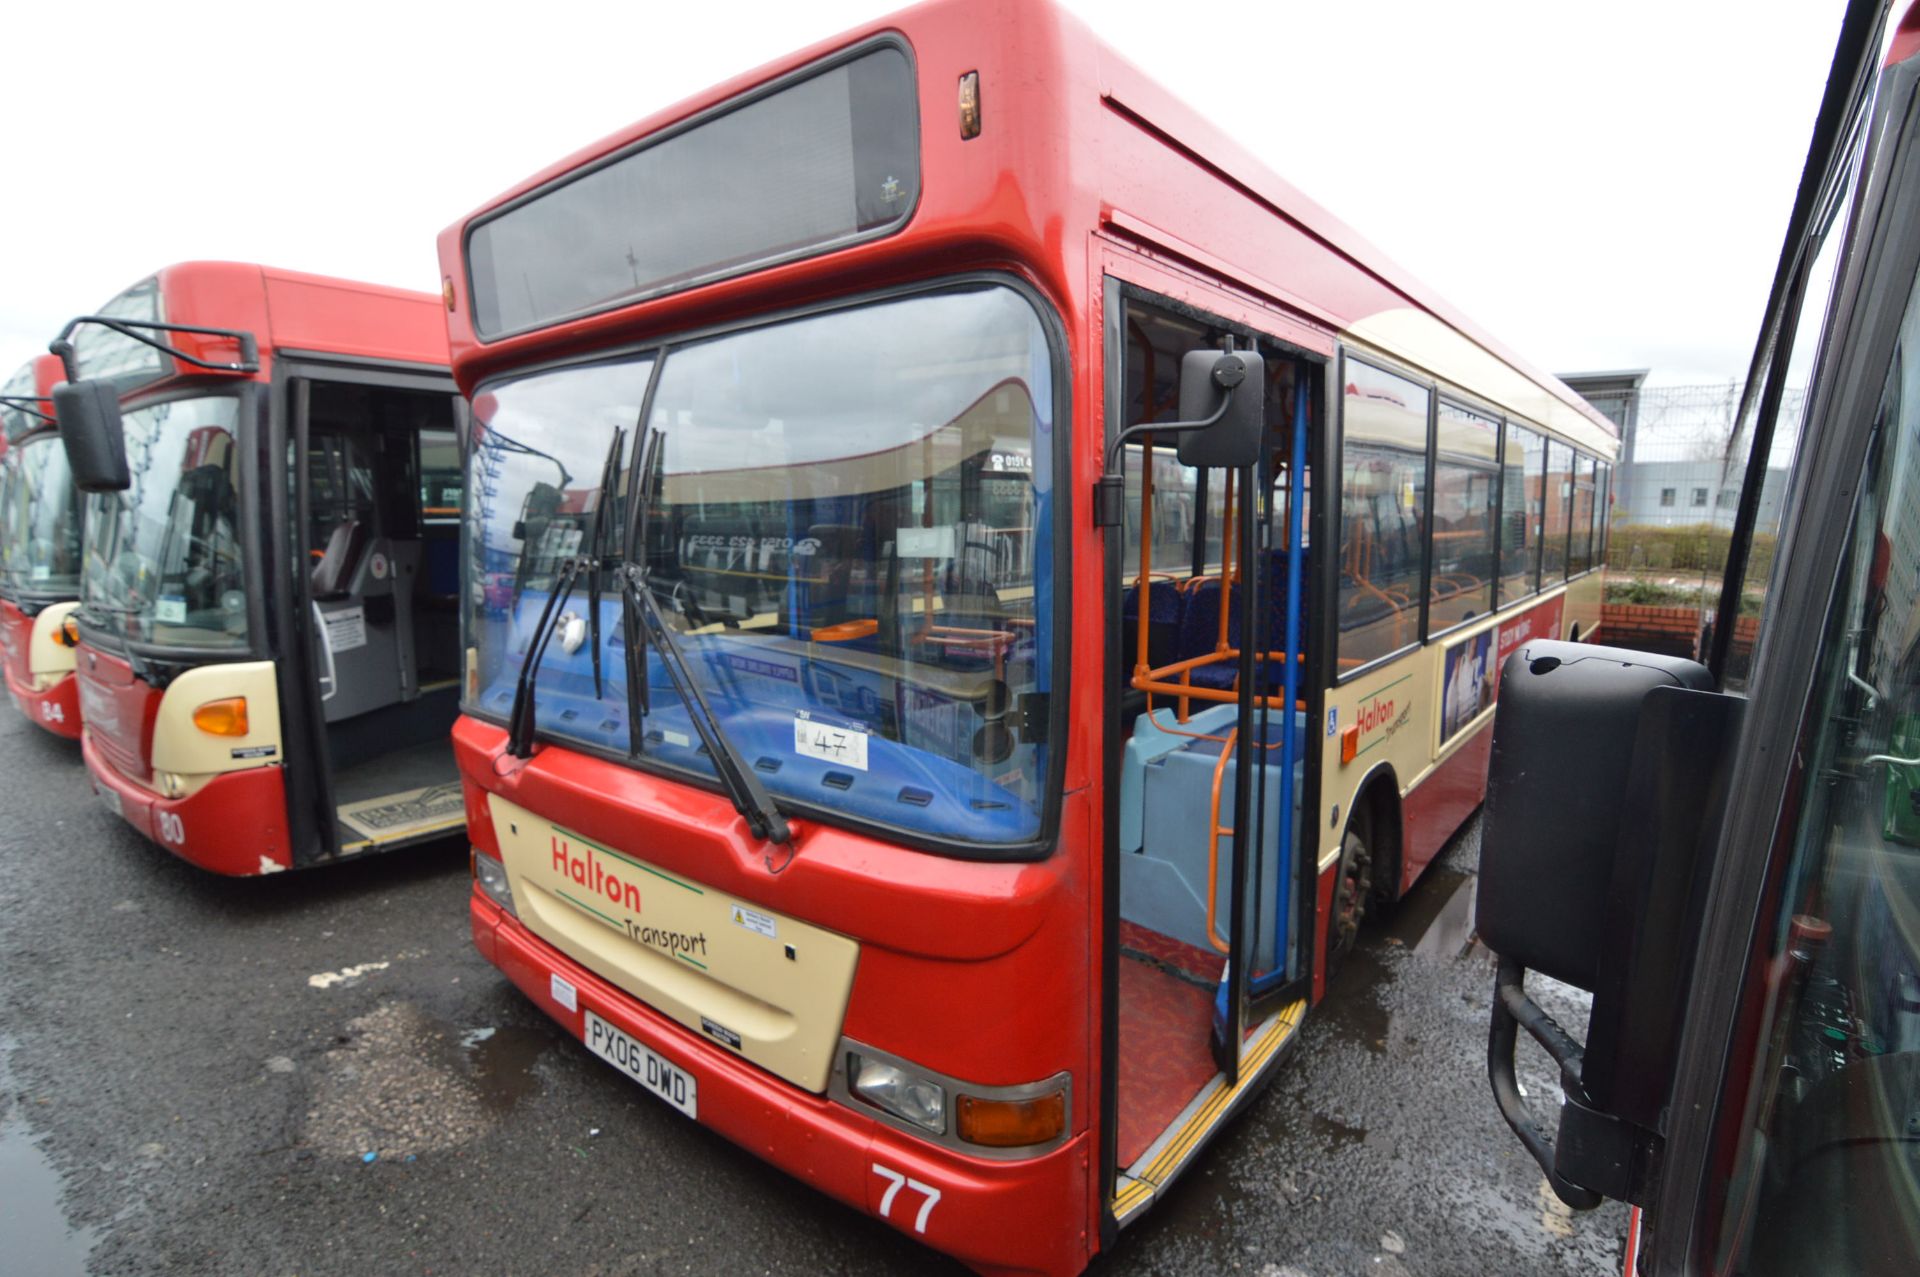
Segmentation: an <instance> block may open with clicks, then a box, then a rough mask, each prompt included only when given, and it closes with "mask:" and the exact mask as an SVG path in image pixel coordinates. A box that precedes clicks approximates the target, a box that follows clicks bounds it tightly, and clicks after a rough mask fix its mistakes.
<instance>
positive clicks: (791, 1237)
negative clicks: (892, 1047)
mask: <svg viewBox="0 0 1920 1277" xmlns="http://www.w3.org/2000/svg"><path fill="white" fill-rule="evenodd" d="M0 777H4V778H5V780H6V789H5V791H4V792H5V798H4V800H3V801H4V809H5V815H6V819H5V820H3V821H0V976H3V977H4V978H0V1202H3V1203H5V1205H4V1207H3V1208H0V1273H14V1272H19V1273H31V1274H35V1275H36V1277H37V1275H39V1274H52V1275H59V1274H70V1273H71V1274H77V1273H81V1272H83V1271H84V1272H89V1273H95V1274H115V1275H116V1277H117V1275H118V1274H150V1273H184V1272H191V1273H196V1274H198V1273H211V1274H225V1273H234V1274H261V1273H276V1274H277V1273H302V1274H330V1273H340V1274H354V1275H355V1277H360V1275H362V1274H368V1273H379V1274H387V1273H421V1274H438V1273H467V1272H476V1271H489V1272H501V1273H543V1274H544V1273H582V1274H628V1273H632V1274H641V1273H682V1272H690V1273H706V1272H745V1271H750V1272H761V1273H783V1274H784V1273H794V1274H799V1273H817V1272H836V1273H893V1272H912V1273H924V1272H940V1273H945V1272H958V1271H960V1270H959V1269H958V1268H957V1267H956V1266H954V1265H952V1264H950V1263H948V1262H947V1261H944V1260H942V1259H940V1258H939V1257H938V1256H935V1255H933V1254H931V1253H930V1252H928V1251H925V1250H924V1249H922V1248H920V1247H918V1246H917V1245H915V1244H914V1243H912V1242H910V1241H909V1240H907V1239H906V1238H904V1237H903V1236H901V1235H900V1234H898V1233H895V1232H894V1231H892V1230H891V1229H889V1228H887V1227H886V1226H884V1225H882V1224H880V1223H878V1222H876V1221H874V1220H872V1219H869V1218H867V1217H866V1216H864V1215H861V1214H859V1213H857V1212H855V1211H852V1210H850V1209H847V1208H845V1207H842V1206H840V1205H839V1204H837V1203H835V1202H832V1201H829V1200H828V1199H826V1198H824V1197H822V1196H821V1195H819V1194H818V1193H816V1192H814V1191H813V1190H811V1189H808V1188H806V1187H805V1186H804V1185H801V1184H799V1183H797V1182H796V1181H794V1180H792V1179H790V1178H788V1177H787V1176H785V1175H783V1174H781V1173H780V1172H778V1171H775V1170H773V1169H771V1168H770V1167H768V1166H766V1165H765V1164H764V1163H761V1162H760V1161H758V1160H757V1159H755V1158H753V1157H752V1156H750V1155H748V1154H746V1153H744V1152H742V1151H741V1150H739V1149H736V1148H734V1147H733V1146H732V1145H730V1144H728V1143H727V1142H725V1141H724V1140H722V1139H720V1138H719V1137H717V1136H715V1135H713V1134H712V1133H711V1132H709V1131H706V1130H705V1129H703V1128H701V1127H699V1126H697V1125H694V1124H692V1123H688V1122H686V1121H685V1120H683V1119H681V1118H680V1117H679V1116H678V1115H677V1114H674V1113H672V1112H671V1111H669V1110H668V1109H667V1108H666V1107H665V1106H664V1105H661V1104H658V1103H657V1102H655V1101H653V1100H652V1099H651V1098H650V1097H648V1096H646V1095H645V1094H643V1093H641V1092H640V1091H639V1090H638V1089H637V1088H635V1087H633V1086H631V1085H630V1084H628V1083H626V1082H625V1081H624V1080H623V1079H621V1078H620V1077H619V1076H618V1075H617V1074H615V1073H614V1072H613V1071H612V1070H610V1069H608V1068H607V1067H606V1066H605V1065H604V1064H603V1063H601V1062H600V1061H599V1060H597V1059H595V1058H593V1057H592V1056H590V1055H589V1054H587V1052H586V1051H585V1049H584V1048H582V1047H581V1046H580V1045H579V1044H578V1043H577V1042H575V1041H573V1040H572V1039H571V1038H569V1037H568V1036H566V1035H565V1034H564V1033H563V1032H561V1031H560V1030H558V1029H557V1028H555V1027H554V1026H553V1025H552V1024H551V1023H550V1022H549V1021H547V1020H546V1018H545V1017H544V1016H542V1015H541V1014H539V1013H538V1012H537V1011H536V1010H534V1009H533V1008H532V1007H531V1006H530V1005H529V1004H528V1003H527V1002H526V1000H525V999H523V998H522V997H520V995H519V994H518V992H517V991H515V990H514V989H512V988H511V987H509V986H508V985H507V984H506V983H505V981H504V980H503V979H502V978H501V977H500V976H499V974H498V973H497V972H495V971H494V970H493V969H492V968H491V967H489V966H487V965H486V964H485V963H484V962H483V961H482V960H481V959H480V958H479V956H478V955H477V954H475V953H474V952H473V949H472V943H471V940H470V938H469V936H468V934H467V926H466V913H465V906H464V901H465V897H466V892H467V871H466V860H465V855H464V849H463V848H462V847H461V846H460V845H458V844H457V843H456V844H448V845H441V846H437V847H427V848H421V849H416V850H414V851H411V852H407V853H401V854H397V855H394V856H390V857H387V858H385V859H374V860H369V861H366V862H363V863H359V864H350V865H344V866H340V867H337V868H335V869H331V870H328V871H326V872H324V873H319V874H288V875H283V876H280V877H277V878H267V879H261V880H255V881H249V882H228V881H223V880H219V879H215V878H212V877H209V876H207V875H204V874H201V873H198V872H197V871H194V870H192V869H190V868H188V867H187V866H185V865H184V864H182V863H180V862H179V861H176V860H175V859H173V858H172V857H170V856H168V855H166V854H165V853H164V852H161V851H159V850H158V849H156V848H154V847H152V846H151V845H149V844H148V843H146V842H145V841H144V840H142V839H140V838H139V837H138V836H137V835H134V834H133V833H132V832H131V831H130V830H128V829H127V828H125V827H124V826H123V825H121V824H120V823H118V822H117V821H115V820H114V819H113V818H112V817H111V816H110V815H109V814H108V813H107V812H106V811H104V810H103V809H101V808H100V807H99V806H98V804H97V802H96V801H95V800H94V799H93V798H92V796H91V794H90V792H89V790H88V787H87V784H86V780H85V776H84V772H83V769H82V768H81V765H80V762H79V758H78V753H77V750H75V749H74V747H73V746H71V745H68V744H65V743H62V742H59V741H55V740H53V739H52V738H50V737H48V736H46V735H45V734H44V733H41V732H38V731H36V730H35V729H34V728H33V727H32V726H31V725H29V724H27V723H26V722H24V721H23V720H21V719H20V718H19V717H18V716H17V715H15V714H13V713H12V712H11V711H10V709H8V708H7V707H0ZM1477 856H1478V838H1477V828H1476V827H1474V826H1469V828H1468V830H1466V831H1464V832H1463V835H1462V836H1461V837H1460V838H1458V839H1456V840H1455V842H1454V843H1453V845H1452V846H1450V847H1449V849H1448V850H1447V852H1446V853H1445V854H1444V856H1443V858H1442V861H1441V862H1440V863H1438V864H1436V865H1435V866H1434V867H1433V868H1431V869H1430V870H1429V871H1428V873H1427V874H1426V875H1425V877H1424V878H1423V880H1422V881H1421V882H1420V883H1419V884H1418V885H1417V887H1416V889H1415V891H1414V892H1413V893H1412V894H1411V895H1410V896H1409V897H1408V899H1407V900H1405V901H1403V902H1402V903H1401V904H1400V905H1399V906H1397V907H1396V908H1394V909H1392V910H1390V911H1387V912H1386V913H1385V914H1384V915H1383V916H1381V917H1379V918H1377V919H1374V920H1372V921H1370V922H1369V924H1368V926H1367V927H1366V929H1365V930H1364V932H1363V935H1362V941H1361V945H1360V947H1359V949H1358V950H1357V951H1356V952H1355V954H1354V955H1353V957H1352V958H1351V959H1350V960H1349V962H1348V963H1347V965H1346V967H1345V969H1344V970H1342V971H1341V972H1340V974H1339V976H1338V977H1337V978H1336V981H1335V985H1334V988H1333V990H1332V993H1331V996H1330V997H1329V998H1328V1000H1327V1002H1326V1003H1325V1004H1323V1005H1322V1007H1321V1008H1319V1009H1317V1010H1316V1012H1315V1013H1314V1014H1313V1016H1312V1017H1310V1019H1309V1020H1308V1022H1307V1025H1306V1026H1305V1028H1304V1029H1303V1030H1302V1034H1301V1039H1300V1042H1299V1046H1298V1049H1297V1050H1296V1051H1295V1052H1294V1054H1293V1056H1292V1057H1291V1059H1289V1060H1288V1061H1287V1062H1286V1064H1285V1065H1284V1066H1283V1067H1282V1068H1281V1070H1280V1071H1279V1073H1278V1075H1277V1076H1276V1077H1275V1079H1274V1081H1273V1082H1272V1084H1271V1085H1270V1086H1269V1088H1268V1090H1267V1092H1266V1094H1265V1095H1263V1096H1262V1097H1261V1098H1260V1099H1259V1100H1258V1101H1257V1102H1256V1103H1255V1104H1254V1105H1252V1106H1251V1107H1250V1108H1249V1110H1248V1111H1247V1112H1246V1113H1245V1114H1243V1115H1242V1116H1241V1117H1240V1118H1239V1119H1237V1120H1236V1121H1235V1122H1233V1123H1232V1124H1231V1125H1230V1126H1229V1127H1228V1128H1226V1130H1225V1131H1224V1133H1223V1134H1222V1135H1221V1136H1220V1137H1219V1138H1218V1139H1216V1141H1215V1143H1214V1145H1213V1147H1212V1148H1211V1149H1209V1150H1208V1151H1207V1152H1206V1153H1205V1154H1204V1155H1203V1156H1202V1158H1201V1159H1200V1160H1199V1162H1197V1163H1196V1164H1195V1165H1194V1167H1193V1168H1192V1169H1191V1170H1190V1171H1189V1172H1188V1173H1187V1175H1186V1176H1184V1177H1183V1179H1182V1180H1181V1181H1180V1182H1179V1183H1177V1184H1176V1185H1175V1186H1174V1188H1173V1190H1172V1191H1171V1192H1170V1193H1169V1194H1168V1195H1167V1197H1166V1198H1165V1199H1164V1200H1163V1201H1162V1202H1160V1203H1159V1204H1158V1205H1156V1207H1155V1208H1154V1209H1153V1210H1152V1211H1150V1212H1148V1213H1147V1215H1146V1216H1145V1217H1144V1219H1143V1220H1142V1222H1140V1223H1138V1224H1137V1225H1135V1226H1134V1227H1132V1228H1130V1229H1129V1230H1128V1231H1127V1232H1126V1233H1125V1234H1123V1235H1122V1237H1121V1239H1120V1242H1119V1244H1118V1246H1117V1247H1116V1248H1115V1250H1114V1251H1113V1252H1112V1253H1111V1254H1109V1255H1105V1256H1102V1257H1100V1258H1099V1259H1098V1260H1096V1262H1095V1265H1094V1270H1093V1271H1095V1272H1097V1273H1101V1274H1136V1273H1138V1274H1158V1273H1169V1274H1171V1273H1194V1272H1208V1273H1213V1272H1235V1271H1239V1272H1245V1273H1248V1274H1254V1275H1258V1277H1333V1275H1336V1274H1360V1273H1366V1274H1407V1273H1416V1274H1436V1275H1440V1277H1449V1275H1451V1274H1468V1273H1487V1272H1497V1273H1588V1274H1593V1273H1607V1272H1617V1271H1618V1270H1619V1256H1620V1249H1621V1239H1622V1238H1623V1236H1624V1233H1625V1213H1624V1210H1623V1209H1622V1208H1620V1207H1617V1206H1608V1207H1603V1208H1602V1209H1601V1210H1599V1211H1597V1212H1593V1213H1591V1214H1586V1215H1579V1216H1576V1215H1573V1214H1571V1213H1570V1212H1568V1211H1566V1210H1565V1208H1563V1207H1560V1206H1559V1204H1558V1203H1557V1202H1556V1201H1554V1199H1553V1198H1552V1196H1551V1194H1550V1193H1548V1192H1547V1191H1546V1190H1545V1187H1544V1184H1543V1182H1542V1180H1541V1177H1540V1174H1539V1172H1538V1170H1537V1169H1536V1168H1535V1167H1534V1166H1533V1164H1532V1162H1531V1161H1530V1160H1529V1159H1528V1158H1527V1156H1526V1154H1525V1153H1524V1152H1523V1151H1522V1150H1521V1148H1520V1146H1519V1144H1518V1143H1517V1142H1516V1141H1515V1140H1514V1139H1513V1138H1512V1136H1511V1135H1510V1134H1509V1133H1508V1132H1507V1130H1506V1128H1505V1126H1504V1125H1503V1124H1502V1123H1501V1121H1500V1118H1499V1116H1498V1114H1497V1112H1496V1111H1495V1110H1494V1107H1493V1104H1492V1099H1491V1096H1490V1095H1489V1093H1488V1088H1487V1082H1486V1076H1485V1050H1486V1026H1487V1020H1486V1017H1487V1009H1488V998H1489V994H1490V992H1491V987H1492V973H1491V966H1490V960H1489V959H1488V957H1487V955H1486V954H1485V952H1484V950H1482V949H1480V948H1479V947H1478V946H1477V945H1475V944H1474V943H1473V942H1472V900H1473V891H1472V883H1473V878H1472V874H1473V869H1474V865H1475V862H1476V859H1477ZM1536 996H1539V997H1541V998H1542V1000H1543V1001H1544V1002H1546V1004H1547V1005H1548V1006H1549V1009H1550V1010H1552V1011H1554V1013H1555V1014H1556V1015H1557V1016H1559V1017H1560V1018H1561V1020H1562V1022H1563V1023H1568V1022H1573V1023H1578V1022H1581V1020H1582V1018H1583V1017H1582V1014H1581V1009H1580V1006H1579V1003H1578V998H1577V996H1576V995H1574V994H1573V993H1572V991H1570V990H1565V989H1563V988H1560V989H1556V988H1547V989H1540V990H1536ZM1522 1064H1523V1068H1522V1080H1523V1083H1524V1085H1525V1086H1526V1088H1527V1090H1528V1091H1529V1092H1530V1093H1532V1094H1534V1095H1536V1096H1551V1095H1552V1093H1553V1082H1554V1076H1553V1073H1552V1070H1551V1068H1550V1066H1549V1065H1548V1064H1547V1063H1546V1061H1545V1057H1544V1056H1540V1055H1538V1054H1535V1055H1532V1056H1523V1060H1522Z"/></svg>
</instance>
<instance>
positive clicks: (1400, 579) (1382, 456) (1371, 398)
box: [1339, 359, 1430, 670]
mask: <svg viewBox="0 0 1920 1277" xmlns="http://www.w3.org/2000/svg"><path fill="white" fill-rule="evenodd" d="M1429 397H1430V392H1429V391H1428V390H1427V388H1426V387H1424V386H1421V385H1419V384H1418V383H1416V382H1412V381H1409V380H1407V379H1406V378H1405V377H1398V376H1395V375H1394V374H1392V373H1390V372H1385V371H1382V370H1381V369H1378V368H1374V367H1371V366H1369V365H1367V364H1363V363H1361V362H1359V361H1358V360H1354V359H1349V360H1348V361H1347V364H1346V387H1345V394H1344V396H1343V398H1344V405H1345V406H1344V409H1343V412H1342V423H1343V424H1342V431H1343V437H1342V443H1341V450H1340V451H1341V460H1340V465H1341V476H1340V481H1341V482H1340V559H1339V572H1340V600H1339V630H1340V651H1339V660H1340V668H1341V669H1342V670H1349V669H1354V668H1356V667H1358V666H1361V665H1365V664H1367V663H1368V662H1370V661H1374V660H1377V659H1379V658H1380V657H1383V656H1386V655H1388V654H1390V653H1392V652H1396V651H1398V650H1399V649H1401V648H1402V647H1405V646H1406V645H1407V644H1409V643H1412V642H1415V641H1416V640H1417V639H1419V637H1420V584H1421V582H1420V578H1421V568H1422V563H1421V558H1422V553H1423V551H1424V548H1425V541H1426V535H1425V534H1426V525H1427V491H1426V487H1427V409H1428V406H1429Z"/></svg>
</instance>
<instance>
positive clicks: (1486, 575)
mask: <svg viewBox="0 0 1920 1277" xmlns="http://www.w3.org/2000/svg"><path fill="white" fill-rule="evenodd" d="M1434 429H1435V439H1434V458H1435V459H1434V466H1433V521H1432V522H1433V574H1432V576H1431V578H1430V583H1429V585H1428V587H1427V600H1428V603H1427V629H1428V632H1430V633H1438V632H1440V631H1441V630H1444V629H1449V628H1451V627H1452V626H1455V625H1458V624H1460V623H1461V622H1463V621H1470V620H1472V619H1473V618H1474V617H1476V616H1483V615H1485V614H1486V613H1487V612H1489V611H1491V610H1492V609H1493V575H1494V567H1493V563H1494V560H1493V542H1494V528H1493V506H1494V487H1495V485H1496V484H1497V483H1498V482H1499V477H1500V471H1499V467H1498V464H1497V462H1498V459H1499V453H1500V423H1499V422H1497V421H1495V420H1493V419H1492V418H1490V417H1483V416H1481V415H1480V414H1479V413H1476V412H1469V411H1467V410H1466V409H1465V408H1461V407H1457V406H1456V405H1454V404H1450V403H1447V402H1446V401H1444V400H1442V401H1441V403H1440V409H1439V415H1438V417H1437V418H1436V420H1435V426H1434Z"/></svg>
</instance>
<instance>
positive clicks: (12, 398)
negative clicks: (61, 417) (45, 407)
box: [0, 395, 54, 426]
mask: <svg viewBox="0 0 1920 1277" xmlns="http://www.w3.org/2000/svg"><path fill="white" fill-rule="evenodd" d="M0 408H11V409H13V410H14V411H15V412H24V413H26V414H27V415H28V416H29V417H38V418H39V419H40V420H41V421H44V422H46V423H47V424H48V425H50V426H51V425H53V424H54V418H53V417H52V416H51V415H49V414H47V413H44V412H42V411H40V398H39V397H38V396H37V395H0Z"/></svg>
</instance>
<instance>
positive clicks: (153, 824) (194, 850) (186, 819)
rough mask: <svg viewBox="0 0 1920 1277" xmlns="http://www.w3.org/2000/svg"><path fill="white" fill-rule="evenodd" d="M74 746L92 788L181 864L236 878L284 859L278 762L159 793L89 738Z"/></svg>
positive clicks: (287, 855)
mask: <svg viewBox="0 0 1920 1277" xmlns="http://www.w3.org/2000/svg"><path fill="white" fill-rule="evenodd" d="M80 752H81V754H82V756H84V757H85V758H86V760H87V773H88V775H89V776H90V777H91V779H92V781H93V791H94V793H96V794H98V795H100V796H101V798H102V800H103V801H105V802H107V803H108V805H109V806H112V807H114V808H115V809H116V810H117V811H118V812H119V813H120V818H121V819H122V820H125V821H126V822H127V823H128V824H129V825H132V826H133V827H134V828H135V829H137V830H139V831H140V832H141V833H143V834H145V835H146V836H147V837H148V838H150V839H152V840H153V841H154V842H157V843H159V844H160V845H161V846H162V847H165V848H166V849H167V850H168V851H170V852H172V853H173V854H174V855H176V856H178V857H180V858H181V859H182V860H184V861H186V862H187V863H189V864H192V865H197V866H199V867H200V868H202V869H206V870H210V871H212V872H213V873H217V874H226V875H228V876H229V877H236V878H237V877H249V876H253V875H257V874H267V873H278V872H279V871H280V870H282V869H287V868H290V867H291V866H292V864H293V856H292V853H291V851H290V849H289V842H290V838H289V836H288V833H287V793H286V783H285V778H284V777H283V776H282V774H281V771H280V768H279V767H277V766H269V767H249V768H247V769H246V770H245V771H237V772H225V773H223V774H221V775H219V776H215V777H213V778H212V779H211V780H209V781H207V783H206V784H204V785H202V786H201V787H200V788H199V789H197V790H195V791H194V792H193V793H191V794H188V795H187V796H186V797H184V798H163V797H161V796H160V795H159V794H156V793H154V792H153V791H152V790H151V789H148V788H147V787H146V786H145V785H141V784H138V783H137V782H135V781H132V780H129V779H127V777H125V776H123V775H121V774H120V772H119V770H118V769H116V768H115V767H114V765H113V764H112V763H109V762H108V761H107V760H106V759H105V758H103V757H101V755H100V753H99V751H97V750H96V749H95V748H94V745H93V740H92V738H90V737H88V738H83V739H82V741H81V743H80Z"/></svg>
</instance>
